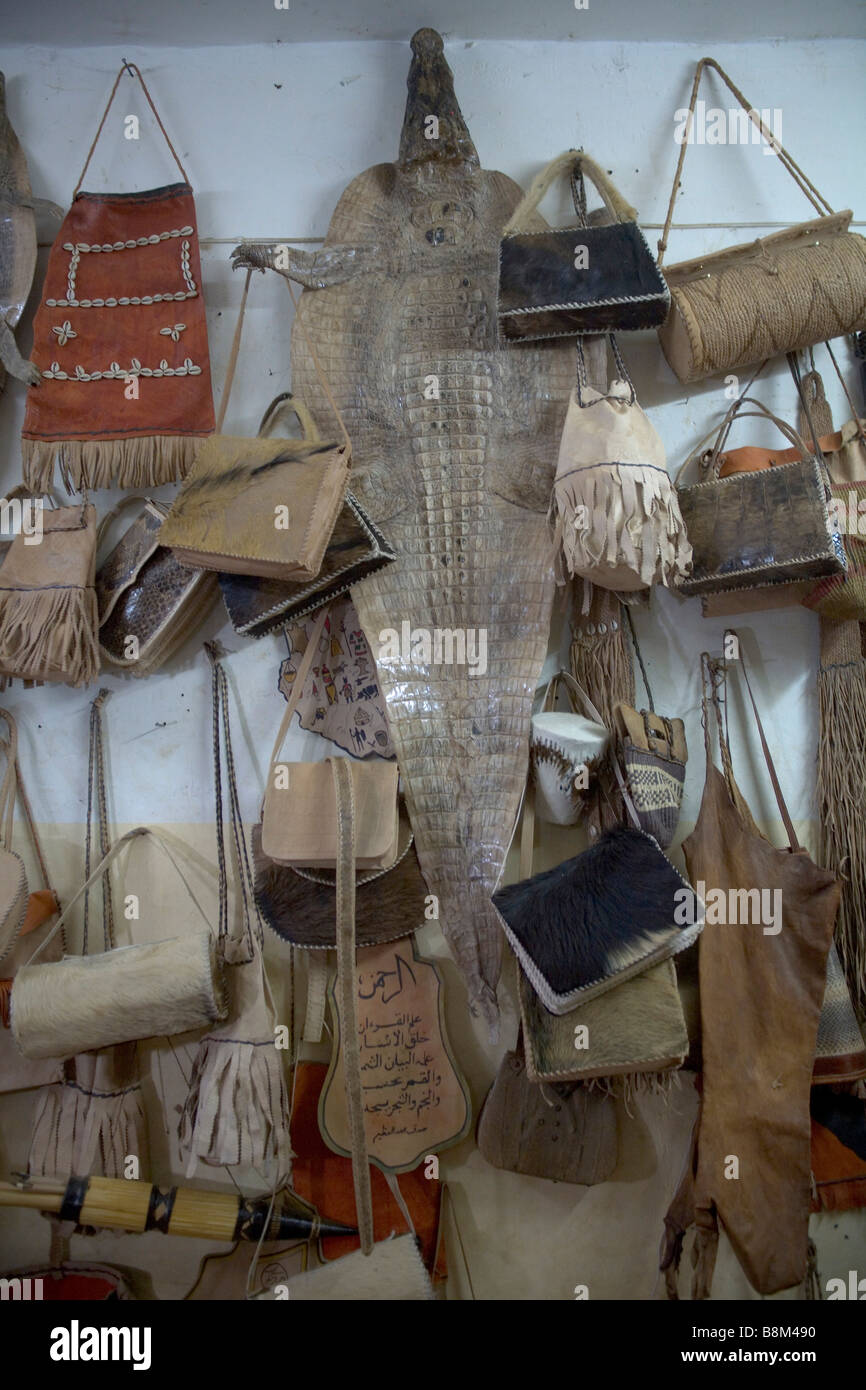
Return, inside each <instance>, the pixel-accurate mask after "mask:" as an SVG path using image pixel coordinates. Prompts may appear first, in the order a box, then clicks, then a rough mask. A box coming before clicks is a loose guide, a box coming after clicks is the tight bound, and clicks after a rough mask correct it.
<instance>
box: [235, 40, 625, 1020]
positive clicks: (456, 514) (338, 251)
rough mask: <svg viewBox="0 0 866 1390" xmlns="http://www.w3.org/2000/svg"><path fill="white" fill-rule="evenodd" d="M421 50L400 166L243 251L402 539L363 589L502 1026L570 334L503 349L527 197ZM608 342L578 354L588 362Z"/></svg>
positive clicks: (461, 918) (370, 632)
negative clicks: (500, 990) (505, 269)
mask: <svg viewBox="0 0 866 1390" xmlns="http://www.w3.org/2000/svg"><path fill="white" fill-rule="evenodd" d="M412 50H413V57H412V62H411V66H410V71H409V77H408V90H409V95H408V100H407V105H406V115H405V120H404V124H403V132H402V137H401V145H400V155H399V159H398V161H397V162H396V163H394V164H380V165H375V166H373V167H372V168H370V169H368V170H366V171H365V172H364V173H362V174H360V175H359V176H358V177H357V178H356V179H354V180H353V181H352V183H351V184H350V185H349V186H348V188H347V189H346V190H345V192H344V193H343V195H342V197H341V198H340V201H339V203H338V205H337V208H336V210H335V212H334V215H333V218H332V220H331V224H330V227H329V230H328V235H327V237H326V239H325V243H324V246H323V248H322V250H321V251H318V252H304V251H299V250H294V249H291V248H289V249H288V252H287V248H285V247H274V246H271V247H265V246H252V245H244V246H242V247H239V248H238V249H237V251H236V252H235V257H234V259H235V263H236V265H237V266H248V267H250V266H252V267H257V268H260V269H263V268H265V267H267V268H271V269H278V270H280V271H281V272H282V273H283V274H284V275H285V276H286V277H287V278H291V279H293V280H296V281H298V282H299V283H300V284H301V285H303V286H304V287H305V292H304V293H303V294H302V295H301V299H300V305H299V310H298V315H297V317H296V322H295V325H294V326H293V330H292V382H293V390H294V391H295V393H296V394H297V395H298V396H299V397H300V398H301V399H303V400H304V401H305V402H306V403H307V404H308V405H309V406H310V408H311V410H312V413H313V416H314V418H315V420H316V423H317V425H318V427H319V429H320V430H322V431H323V432H325V433H327V432H328V431H333V429H334V420H333V413H332V411H331V410H330V407H329V405H328V402H327V400H326V398H325V395H324V392H323V391H322V388H321V386H320V384H319V382H318V379H317V376H316V373H315V370H314V367H313V363H312V360H311V357H310V352H309V347H308V341H307V336H305V334H304V332H302V331H301V330H302V329H306V335H308V338H309V340H310V341H311V342H312V344H313V345H314V347H315V350H316V353H317V355H318V356H319V358H320V360H321V363H322V366H323V368H324V371H325V373H326V375H327V377H328V380H329V382H330V385H331V387H332V389H333V391H334V395H335V398H336V400H337V402H338V405H339V408H340V410H341V412H342V413H343V415H344V417H345V420H346V425H347V428H348V430H349V434H350V436H351V438H352V446H353V455H354V463H353V478H352V484H351V486H352V489H353V491H355V492H356V493H357V494H358V496H359V497H360V498H361V499H362V501H363V503H364V504H365V505H366V506H367V507H368V508H369V510H370V512H371V513H372V515H373V517H374V518H375V520H376V521H377V522H379V523H381V525H382V529H383V531H384V532H385V534H386V535H387V536H388V538H389V540H390V541H391V542H392V544H393V545H394V547H395V549H396V551H397V557H398V558H397V561H396V563H394V564H392V565H389V566H388V567H386V568H385V569H383V570H381V571H380V572H379V573H378V574H376V575H373V576H370V577H369V578H367V579H365V580H364V581H363V582H362V583H361V584H359V585H356V586H355V588H354V589H353V591H352V596H353V599H354V602H355V606H356V608H357V611H358V615H359V618H360V621H361V624H362V626H363V628H364V631H365V634H366V636H367V639H368V641H369V643H370V646H371V650H372V651H373V653H374V655H375V657H376V664H377V667H378V672H379V678H380V683H381V687H382V690H383V692H384V695H385V698H386V700H387V703H388V720H389V725H390V728H391V732H392V737H393V741H394V746H395V748H396V751H397V757H398V760H399V764H400V771H401V775H402V778H403V782H404V785H405V788H406V800H407V807H408V810H409V815H410V818H411V821H412V826H413V829H414V831H415V837H416V846H417V850H418V855H419V859H420V862H421V867H422V869H423V871H424V875H425V878H426V880H427V883H428V886H429V888H430V891H431V893H433V894H435V895H436V896H437V898H438V900H439V920H440V925H441V927H442V930H443V932H444V934H445V937H446V939H447V940H448V942H449V945H450V947H451V950H452V952H453V954H454V956H455V959H456V960H457V963H458V964H459V966H460V968H461V970H462V972H463V975H464V978H465V980H466V983H467V986H468V990H469V999H470V1006H471V1008H472V1011H473V1013H476V1014H481V1015H483V1016H484V1017H485V1018H486V1019H487V1021H488V1023H489V1024H490V1026H491V1028H494V1027H495V1025H496V1020H497V1017H498V1013H497V1004H496V986H497V982H498V978H499V972H500V964H501V951H502V929H501V925H500V919H499V916H498V913H497V912H496V909H495V908H494V907H493V905H492V903H491V902H490V897H491V894H492V893H493V891H494V889H495V888H496V885H497V883H498V881H499V878H500V876H501V874H502V870H503V866H504V862H505V856H506V853H507V849H508V845H509V842H510V840H511V836H512V833H513V829H514V824H515V820H516V817H517V814H518V811H519V806H520V800H521V796H522V792H523V788H524V785H525V779H526V771H527V760H528V739H529V723H530V716H531V709H532V700H533V695H534V692H535V688H536V685H537V682H538V678H539V675H540V672H541V667H542V665H543V662H544V657H545V654H546V651H547V641H548V632H549V627H550V617H551V606H552V599H553V591H554V582H553V569H552V562H551V560H552V551H551V541H550V534H549V530H548V526H547V520H546V514H547V508H548V502H549V498H550V492H551V487H552V481H553V474H554V469H555V463H556V453H557V448H558V443H559V436H560V433H561V430H562V424H563V420H564V417H565V409H566V403H567V397H568V393H569V390H570V388H571V385H572V383H573V379H574V370H575V366H574V348H573V345H572V346H571V347H569V346H568V345H563V344H561V343H544V344H540V345H538V344H532V345H523V346H520V347H506V346H504V345H503V346H500V343H499V340H498V334H497V325H496V295H497V278H498V248H499V240H500V231H501V228H502V227H503V226H504V224H505V223H506V222H507V220H508V218H509V217H510V215H511V213H512V212H513V211H514V208H515V207H516V206H517V203H518V202H519V201H520V199H521V197H522V190H521V189H520V188H519V187H518V185H517V184H516V183H514V182H513V181H512V180H511V179H509V178H507V177H506V176H505V175H504V174H501V173H498V172H495V171H490V170H482V169H481V168H480V164H479V160H478V156H477V154H476V151H475V147H474V145H473V143H472V140H471V138H470V136H469V133H468V130H467V128H466V126H465V123H464V121H463V117H462V115H461V112H460V108H459V106H458V104H457V100H456V98H455V95H454V89H453V79H452V75H451V71H450V68H449V67H448V64H447V62H446V61H445V58H444V55H443V46H442V40H441V38H440V36H439V35H438V34H437V33H435V31H433V30H430V29H424V30H420V31H419V32H418V33H417V34H416V35H415V37H414V38H413V40H412ZM431 116H434V117H435V118H436V121H437V122H438V130H437V128H436V124H433V125H432V126H431V122H430V117H431ZM431 130H433V131H435V137H434V138H432V139H431V138H429V134H428V132H430V131H431ZM536 225H537V227H538V228H539V229H540V228H543V227H544V226H545V225H546V224H545V223H544V221H543V219H541V218H540V217H538V218H537V224H536ZM600 351H601V350H600V349H599V348H597V347H596V346H595V345H592V347H590V348H589V349H588V359H589V366H590V369H591V370H592V371H593V372H594V370H597V368H598V365H599V363H600V362H601V360H602V359H601V357H600V356H599V355H598V354H599V353H600ZM437 392H438V395H437ZM428 397H430V398H429V399H428ZM404 624H408V625H409V629H408V630H409V631H410V632H411V633H412V634H418V633H419V632H426V633H428V634H435V631H436V629H439V630H440V631H444V630H450V631H457V632H458V633H463V634H470V635H471V634H472V633H475V634H479V632H484V633H485V634H486V670H485V671H484V672H483V673H482V672H481V663H479V664H478V666H477V669H476V671H475V674H471V671H472V668H471V667H470V665H469V664H468V663H466V664H462V665H461V664H447V665H446V664H441V663H439V664H437V663H436V662H435V661H430V660H425V658H427V656H428V653H427V652H426V651H424V650H423V648H422V647H421V646H420V645H419V644H417V643H415V644H409V645H408V650H407V649H406V648H405V647H403V648H402V650H401V651H400V653H399V654H398V655H394V654H393V653H392V652H391V651H389V650H386V649H385V648H384V647H383V645H382V642H381V641H380V638H381V637H382V634H384V633H385V632H387V631H389V630H390V631H393V632H396V633H397V634H400V635H401V637H402V633H403V625H404ZM478 640H479V639H478V637H477V636H476V641H478ZM444 651H445V652H447V646H446V647H445V648H444ZM433 654H434V656H435V651H434V653H433Z"/></svg>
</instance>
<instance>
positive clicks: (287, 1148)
mask: <svg viewBox="0 0 866 1390" xmlns="http://www.w3.org/2000/svg"><path fill="white" fill-rule="evenodd" d="M240 968H241V969H242V968H243V967H240ZM178 1135H179V1139H180V1152H181V1158H182V1159H185V1160H186V1164H187V1167H186V1176H187V1177H192V1176H193V1174H194V1172H195V1165H196V1163H197V1162H198V1161H199V1159H200V1160H201V1161H202V1163H207V1164H209V1165H211V1166H213V1167H221V1166H222V1165H224V1164H226V1165H230V1166H231V1165H235V1164H243V1165H245V1166H249V1167H254V1168H263V1167H264V1166H265V1165H271V1164H274V1163H275V1164H276V1167H277V1169H278V1171H279V1174H280V1176H281V1177H283V1176H286V1175H287V1174H288V1173H289V1172H290V1170H291V1159H292V1149H291V1142H290V1139H289V1098H288V1091H287V1088H286V1082H285V1077H284V1075H283V1068H282V1063H281V1060H280V1053H279V1052H278V1051H277V1049H276V1047H275V1046H274V1039H273V1037H270V1038H268V1039H264V1040H262V1041H254V1042H253V1041H242V1040H238V1039H235V1038H228V1037H226V1038H223V1037H219V1036H216V1035H212V1036H208V1037H207V1038H204V1039H203V1040H202V1042H201V1043H200V1044H199V1047H198V1052H197V1054H196V1060H195V1066H194V1068H193V1073H192V1078H191V1081H190V1088H189V1094H188V1095H187V1099H186V1104H185V1105H184V1108H183V1114H182V1115H181V1119H180V1126H179V1130H178Z"/></svg>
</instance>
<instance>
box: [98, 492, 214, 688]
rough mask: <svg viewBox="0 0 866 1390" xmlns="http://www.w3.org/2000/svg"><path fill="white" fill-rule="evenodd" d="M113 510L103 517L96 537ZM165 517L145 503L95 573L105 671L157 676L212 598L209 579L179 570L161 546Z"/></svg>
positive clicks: (199, 571)
mask: <svg viewBox="0 0 866 1390" xmlns="http://www.w3.org/2000/svg"><path fill="white" fill-rule="evenodd" d="M127 500H128V501H130V502H138V501H139V500H140V499H138V498H129V499H127ZM118 510H119V508H115V510H114V512H109V513H108V515H107V516H106V517H105V518H103V522H102V523H101V525H100V532H101V533H104V531H105V530H107V527H108V524H109V523H110V522H111V521H112V520H113V518H114V516H115V515H116V514H117V511H118ZM167 513H168V508H167V507H166V506H165V505H164V504H163V503H161V502H153V501H151V500H150V498H147V499H145V504H144V507H143V509H142V511H141V512H140V514H139V515H138V516H137V517H136V519H135V521H134V522H133V523H132V525H131V526H129V527H128V528H127V530H126V531H125V533H124V535H123V536H122V537H121V538H120V540H119V541H118V542H117V544H116V545H115V546H114V548H113V549H112V550H111V551H110V553H109V554H108V555H107V556H106V558H105V559H104V560H103V562H102V564H101V565H100V567H99V570H98V571H97V575H96V602H97V609H98V613H99V654H100V657H101V658H102V665H103V669H104V670H112V669H114V670H122V671H128V672H129V673H130V675H133V676H148V675H150V674H151V673H152V672H153V671H158V670H159V669H160V667H161V666H164V665H165V663H166V661H168V659H169V658H170V657H171V656H172V655H173V654H174V652H176V651H177V649H178V648H179V647H180V646H181V645H182V644H183V643H184V642H185V641H186V639H187V637H189V636H190V634H191V633H192V632H194V631H195V629H196V628H197V627H198V626H199V624H200V623H201V622H202V621H203V620H204V617H205V615H206V614H207V612H208V609H209V608H210V607H211V605H212V603H213V601H214V598H215V597H216V592H217V581H216V578H215V577H214V575H213V574H209V573H208V571H207V570H202V569H192V568H190V566H189V565H182V564H181V563H180V562H179V561H178V560H177V559H176V558H175V556H174V555H173V554H172V552H171V551H170V550H168V549H167V548H166V547H165V546H164V545H162V543H161V534H160V533H161V530H162V523H163V521H164V520H165V517H166V515H167ZM131 639H134V640H131ZM133 653H134V654H133Z"/></svg>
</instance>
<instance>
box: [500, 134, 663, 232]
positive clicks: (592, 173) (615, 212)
mask: <svg viewBox="0 0 866 1390" xmlns="http://www.w3.org/2000/svg"><path fill="white" fill-rule="evenodd" d="M576 168H579V169H580V171H581V173H583V174H585V175H586V176H587V177H588V178H589V180H590V182H591V183H594V184H595V187H596V188H597V189H598V191H599V193H600V194H601V196H602V200H603V202H604V205H605V207H606V208H607V210H608V212H609V213H610V215H611V217H612V218H613V220H614V222H636V221H637V212H636V210H635V209H634V208H633V207H632V206H631V204H630V203H627V202H626V200H625V198H623V196H622V194H621V193H620V192H619V190H618V189H617V188H616V187H615V185H614V184H613V183H612V182H611V180H610V179H609V178H608V176H607V174H606V173H605V172H604V170H603V169H601V168H600V167H599V165H598V164H596V162H595V160H594V159H591V158H590V157H589V155H588V154H585V153H584V152H583V150H566V151H565V153H564V154H558V155H557V156H556V158H555V159H552V160H551V161H550V163H549V164H546V165H545V166H544V168H543V169H542V170H541V173H540V174H536V176H535V178H534V179H533V180H532V183H531V184H530V185H529V191H528V192H527V193H526V194H525V195H524V197H523V198H522V199H521V201H520V202H519V203H518V204H517V207H516V208H515V209H514V212H513V213H512V214H511V217H510V218H509V220H508V221H507V222H506V224H505V226H504V227H503V228H502V235H503V236H504V237H505V236H513V235H514V234H515V233H516V232H520V231H523V224H524V223H525V222H526V221H527V220H528V219H529V218H530V216H531V214H532V213H533V212H535V209H536V208H537V207H538V204H539V203H540V202H541V200H542V198H543V197H544V195H545V193H546V192H547V190H548V189H549V188H550V186H551V184H553V183H554V182H555V181H556V180H557V179H558V178H563V177H565V175H566V174H570V173H571V172H572V171H573V170H575V169H576ZM578 215H580V213H579V210H578Z"/></svg>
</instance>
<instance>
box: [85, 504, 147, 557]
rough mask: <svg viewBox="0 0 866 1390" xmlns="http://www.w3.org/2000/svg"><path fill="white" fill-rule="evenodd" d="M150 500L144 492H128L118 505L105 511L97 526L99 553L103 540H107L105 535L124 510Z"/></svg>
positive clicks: (97, 549)
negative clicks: (140, 493)
mask: <svg viewBox="0 0 866 1390" xmlns="http://www.w3.org/2000/svg"><path fill="white" fill-rule="evenodd" d="M149 501H150V498H149V497H145V496H144V495H143V494H142V495H139V494H138V493H127V495H126V496H125V497H121V499H120V501H119V502H118V503H117V505H116V506H114V507H112V508H111V510H110V511H107V512H106V513H105V516H103V517H102V518H101V519H100V522H99V525H98V526H97V528H96V551H97V554H98V553H99V550H100V548H101V546H102V543H103V541H104V540H105V537H106V536H107V535H108V528H109V527H110V526H111V523H112V522H113V521H116V520H117V518H118V517H119V516H122V515H123V513H124V512H127V511H129V509H130V508H131V507H133V506H141V505H142V504H144V505H147V503H148V502H149Z"/></svg>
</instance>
